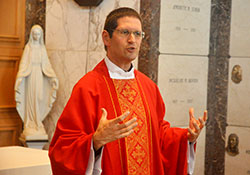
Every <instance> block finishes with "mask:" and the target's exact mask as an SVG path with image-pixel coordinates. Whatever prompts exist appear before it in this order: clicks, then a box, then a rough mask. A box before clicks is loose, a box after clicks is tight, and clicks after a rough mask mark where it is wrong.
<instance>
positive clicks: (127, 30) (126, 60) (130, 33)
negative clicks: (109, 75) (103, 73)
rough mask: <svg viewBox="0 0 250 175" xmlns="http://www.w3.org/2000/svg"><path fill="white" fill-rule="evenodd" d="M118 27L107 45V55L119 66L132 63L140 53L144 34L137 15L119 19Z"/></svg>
mask: <svg viewBox="0 0 250 175" xmlns="http://www.w3.org/2000/svg"><path fill="white" fill-rule="evenodd" d="M117 24H118V26H117V28H116V29H115V30H114V31H113V35H112V38H110V42H109V44H108V45H106V46H107V49H108V50H107V55H108V57H109V59H111V61H113V62H114V63H115V64H117V65H118V66H120V65H122V64H130V63H131V61H133V60H134V59H135V58H136V57H137V56H138V53H139V49H140V45H141V41H142V36H141V35H139V34H140V33H141V32H142V26H141V22H140V20H139V19H137V18H135V17H129V16H126V17H122V18H119V19H118V20H117ZM136 34H137V35H136Z"/></svg>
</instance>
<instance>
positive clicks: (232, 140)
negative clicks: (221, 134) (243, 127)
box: [226, 133, 239, 156]
mask: <svg viewBox="0 0 250 175" xmlns="http://www.w3.org/2000/svg"><path fill="white" fill-rule="evenodd" d="M238 145H239V137H238V136H237V135H236V134H234V133H232V134H230V135H229V136H228V140H227V147H226V152H227V153H228V154H229V155H230V156H236V155H237V154H239V148H238Z"/></svg>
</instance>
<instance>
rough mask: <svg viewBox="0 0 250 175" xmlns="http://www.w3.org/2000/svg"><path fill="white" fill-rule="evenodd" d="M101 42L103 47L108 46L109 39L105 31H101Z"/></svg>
mask: <svg viewBox="0 0 250 175" xmlns="http://www.w3.org/2000/svg"><path fill="white" fill-rule="evenodd" d="M102 40H103V43H104V45H105V46H106V47H108V46H110V42H111V41H110V40H111V38H110V36H109V33H108V31H107V30H103V32H102Z"/></svg>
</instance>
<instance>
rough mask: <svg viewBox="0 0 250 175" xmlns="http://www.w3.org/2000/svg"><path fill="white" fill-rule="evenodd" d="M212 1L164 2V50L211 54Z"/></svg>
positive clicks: (162, 17)
mask: <svg viewBox="0 0 250 175" xmlns="http://www.w3.org/2000/svg"><path fill="white" fill-rule="evenodd" d="M210 9H211V1H208V0H188V1H186V0H173V1H161V17H160V26H161V27H160V46H159V48H160V49H159V50H160V52H161V53H174V54H193V55H208V49H209V25H210Z"/></svg>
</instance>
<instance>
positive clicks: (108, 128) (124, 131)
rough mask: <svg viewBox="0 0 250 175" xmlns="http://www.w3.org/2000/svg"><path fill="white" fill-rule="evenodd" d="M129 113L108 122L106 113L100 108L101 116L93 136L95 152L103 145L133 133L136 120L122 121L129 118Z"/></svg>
mask: <svg viewBox="0 0 250 175" xmlns="http://www.w3.org/2000/svg"><path fill="white" fill-rule="evenodd" d="M129 114H130V112H129V111H127V112H125V113H123V114H122V115H120V116H119V117H117V118H114V119H111V120H108V119H107V111H106V110H105V109H104V108H102V116H101V119H100V121H99V125H98V127H97V129H96V132H95V133H94V135H93V144H94V148H95V150H98V149H100V148H101V147H102V146H104V145H105V144H107V143H109V142H112V141H114V140H117V139H121V138H124V137H127V136H129V135H130V134H132V133H133V132H134V130H133V129H134V128H135V127H136V126H137V125H138V123H137V122H136V120H137V119H136V118H132V119H130V120H128V121H127V122H124V119H125V118H127V117H128V116H129Z"/></svg>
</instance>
